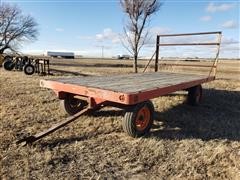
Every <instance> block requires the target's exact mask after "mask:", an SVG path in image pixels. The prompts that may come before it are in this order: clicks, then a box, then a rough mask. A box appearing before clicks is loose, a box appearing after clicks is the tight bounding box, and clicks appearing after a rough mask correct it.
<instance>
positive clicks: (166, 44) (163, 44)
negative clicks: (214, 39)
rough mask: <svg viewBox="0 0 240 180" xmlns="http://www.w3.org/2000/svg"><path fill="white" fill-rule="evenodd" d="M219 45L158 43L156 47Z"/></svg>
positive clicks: (210, 44)
mask: <svg viewBox="0 0 240 180" xmlns="http://www.w3.org/2000/svg"><path fill="white" fill-rule="evenodd" d="M212 45H220V43H160V44H158V46H212Z"/></svg>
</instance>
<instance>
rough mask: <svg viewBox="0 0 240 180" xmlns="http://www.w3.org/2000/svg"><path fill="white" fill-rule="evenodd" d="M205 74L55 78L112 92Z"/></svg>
mask: <svg viewBox="0 0 240 180" xmlns="http://www.w3.org/2000/svg"><path fill="white" fill-rule="evenodd" d="M204 78H206V76H201V75H191V74H190V75H189V74H175V73H163V72H161V73H142V74H140V73H139V74H127V75H115V76H95V77H84V78H83V77H75V78H65V79H56V80H55V81H58V82H61V83H64V84H74V85H79V86H85V87H89V88H98V89H105V90H110V91H114V92H122V93H127V94H128V93H136V92H139V91H145V90H149V89H156V88H159V87H167V86H172V85H176V84H181V83H184V82H189V81H195V80H199V79H204Z"/></svg>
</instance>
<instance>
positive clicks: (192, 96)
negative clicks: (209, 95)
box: [187, 85, 202, 106]
mask: <svg viewBox="0 0 240 180" xmlns="http://www.w3.org/2000/svg"><path fill="white" fill-rule="evenodd" d="M201 101H202V86H201V85H197V86H194V87H192V88H190V89H189V90H188V97H187V103H188V104H189V105H191V106H197V105H199V104H200V103H201Z"/></svg>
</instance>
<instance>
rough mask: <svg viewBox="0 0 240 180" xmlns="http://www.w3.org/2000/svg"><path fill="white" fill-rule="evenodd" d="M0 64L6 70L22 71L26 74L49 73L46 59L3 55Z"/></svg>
mask: <svg viewBox="0 0 240 180" xmlns="http://www.w3.org/2000/svg"><path fill="white" fill-rule="evenodd" d="M2 66H3V68H4V69H5V70H7V71H12V70H18V71H23V72H24V73H25V74H26V75H32V74H34V73H37V74H38V75H50V74H51V73H50V69H49V60H48V59H39V58H31V57H28V56H9V55H6V56H4V57H3V62H2Z"/></svg>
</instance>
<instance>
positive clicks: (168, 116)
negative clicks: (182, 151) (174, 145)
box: [41, 89, 240, 147]
mask: <svg viewBox="0 0 240 180" xmlns="http://www.w3.org/2000/svg"><path fill="white" fill-rule="evenodd" d="M123 115H124V110H101V111H97V112H94V113H93V114H91V116H94V117H102V116H103V117H109V116H123ZM154 120H155V124H154V126H153V128H152V131H151V133H150V134H149V135H148V136H147V137H156V138H159V139H171V140H175V139H178V140H181V139H202V140H212V139H228V140H231V141H239V140H240V92H236V91H224V90H214V89H205V90H204V101H203V103H202V104H201V105H200V106H196V107H192V106H189V105H187V104H185V103H183V104H179V105H177V106H175V107H171V108H169V109H168V110H166V111H162V112H155V118H154ZM110 133H111V132H110ZM100 134H109V132H106V133H104V132H92V133H90V134H88V135H82V136H79V137H70V138H66V139H65V138H63V139H57V140H54V141H52V142H47V143H41V146H50V147H55V146H56V145H58V144H68V143H74V142H76V141H82V140H86V139H89V138H93V137H95V136H97V135H100Z"/></svg>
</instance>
